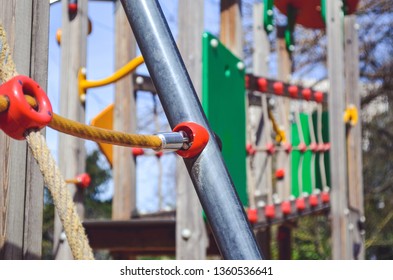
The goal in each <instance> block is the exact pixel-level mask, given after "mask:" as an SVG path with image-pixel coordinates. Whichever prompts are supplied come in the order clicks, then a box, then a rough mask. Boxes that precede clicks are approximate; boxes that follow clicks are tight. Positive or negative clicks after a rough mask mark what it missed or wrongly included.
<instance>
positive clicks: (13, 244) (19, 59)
mask: <svg viewBox="0 0 393 280" xmlns="http://www.w3.org/2000/svg"><path fill="white" fill-rule="evenodd" d="M0 21H1V23H2V24H3V25H4V26H5V28H6V31H7V34H8V37H7V39H8V42H9V45H10V48H11V50H12V54H13V59H14V62H15V64H16V67H17V71H18V72H19V73H20V74H24V75H28V76H31V77H32V78H33V79H35V80H36V81H37V82H38V83H39V84H40V85H41V86H42V87H43V88H44V89H45V88H46V82H47V48H48V41H47V39H46V38H47V37H48V26H49V25H48V24H49V3H47V2H43V1H38V0H35V1H16V0H15V1H6V0H2V1H0ZM0 147H1V148H0V155H1V157H2V158H3V159H4V160H2V161H1V163H0V172H1V180H0V184H1V185H0V208H1V211H0V212H1V216H0V258H2V259H40V258H41V240H42V211H43V179H42V176H41V174H40V171H39V169H38V167H37V165H36V163H35V160H34V159H33V158H32V156H31V155H30V153H29V152H28V150H27V145H26V143H25V142H23V141H15V140H11V139H10V138H8V137H7V136H5V135H4V134H3V133H2V132H0Z"/></svg>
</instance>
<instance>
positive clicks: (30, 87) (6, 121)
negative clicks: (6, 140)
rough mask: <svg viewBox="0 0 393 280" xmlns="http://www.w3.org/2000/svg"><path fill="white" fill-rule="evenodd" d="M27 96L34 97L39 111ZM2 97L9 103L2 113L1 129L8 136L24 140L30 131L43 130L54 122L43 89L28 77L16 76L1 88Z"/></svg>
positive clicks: (0, 114) (0, 117)
mask: <svg viewBox="0 0 393 280" xmlns="http://www.w3.org/2000/svg"><path fill="white" fill-rule="evenodd" d="M25 94H26V95H30V96H32V97H34V98H35V99H36V101H37V104H38V106H37V109H34V108H32V107H31V106H30V105H29V103H27V101H26V98H25ZM0 95H3V96H6V97H7V98H8V101H9V107H8V110H7V111H5V112H3V113H0V129H2V130H3V131H4V132H5V133H6V134H7V135H8V136H10V137H12V138H14V139H17V140H22V139H25V136H24V134H25V132H26V131H27V130H30V129H37V130H39V129H41V128H43V127H45V126H46V125H48V123H49V122H50V121H51V120H52V106H51V104H50V102H49V99H48V97H47V96H46V94H45V92H44V91H43V90H42V88H41V87H40V86H39V85H38V84H37V83H36V82H35V81H34V80H32V79H30V78H29V77H26V76H16V77H14V78H12V79H11V80H9V81H8V82H6V83H4V84H2V85H1V86H0Z"/></svg>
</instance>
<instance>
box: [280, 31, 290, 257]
mask: <svg viewBox="0 0 393 280" xmlns="http://www.w3.org/2000/svg"><path fill="white" fill-rule="evenodd" d="M277 64H278V79H279V80H281V81H283V82H286V83H287V82H289V80H290V76H291V72H292V71H291V70H292V60H291V58H290V55H289V53H288V51H287V49H286V45H285V39H284V28H282V27H280V26H279V27H278V30H277ZM289 102H290V100H289V99H288V98H277V110H279V112H278V114H277V116H278V117H277V121H278V123H279V124H280V125H281V126H282V127H281V129H283V130H284V131H285V135H286V141H288V142H289V143H290V141H291V138H290V129H289V120H288V119H289ZM276 167H277V168H282V169H284V171H285V173H284V174H285V175H284V179H283V180H280V181H277V182H276V191H277V194H278V195H279V197H280V200H281V201H283V200H288V199H289V198H290V195H291V185H290V184H291V181H290V178H291V168H290V155H288V154H287V153H286V152H285V151H279V152H278V153H277V163H276ZM291 234H292V229H291V227H290V226H288V225H286V224H282V225H280V226H279V227H278V236H277V239H278V240H277V241H278V244H279V251H278V254H279V256H278V258H279V259H280V260H289V259H291V252H292V251H291Z"/></svg>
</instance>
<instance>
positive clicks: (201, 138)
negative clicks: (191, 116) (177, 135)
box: [173, 122, 209, 158]
mask: <svg viewBox="0 0 393 280" xmlns="http://www.w3.org/2000/svg"><path fill="white" fill-rule="evenodd" d="M173 131H174V132H180V131H183V132H185V133H186V134H187V137H188V139H189V146H190V147H189V148H188V149H187V150H183V149H180V150H177V151H176V153H177V154H178V155H179V156H181V157H184V158H192V157H195V156H197V155H199V154H200V153H201V152H202V151H203V149H204V148H205V147H206V145H207V143H208V142H209V132H208V131H207V130H206V128H204V127H203V126H201V125H199V124H197V123H194V122H182V123H179V124H178V125H177V126H176V127H175V128H174V129H173Z"/></svg>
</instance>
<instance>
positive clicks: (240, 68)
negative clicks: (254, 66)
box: [236, 61, 244, 71]
mask: <svg viewBox="0 0 393 280" xmlns="http://www.w3.org/2000/svg"><path fill="white" fill-rule="evenodd" d="M236 67H237V69H238V70H240V71H242V70H244V63H243V62H241V61H239V62H238V63H237V64H236Z"/></svg>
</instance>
